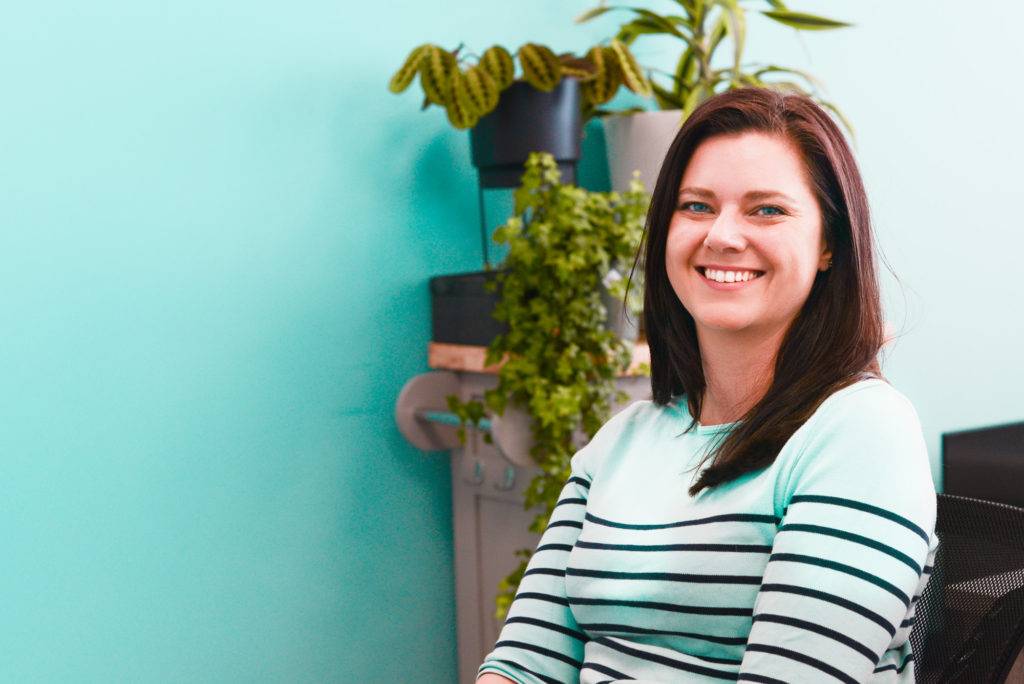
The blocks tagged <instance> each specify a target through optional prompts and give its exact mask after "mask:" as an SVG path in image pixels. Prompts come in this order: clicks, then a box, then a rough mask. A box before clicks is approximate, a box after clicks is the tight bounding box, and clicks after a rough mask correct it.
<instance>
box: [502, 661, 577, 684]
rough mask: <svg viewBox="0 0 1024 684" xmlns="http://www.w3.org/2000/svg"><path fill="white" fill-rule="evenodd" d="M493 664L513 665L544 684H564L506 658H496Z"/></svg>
mask: <svg viewBox="0 0 1024 684" xmlns="http://www.w3.org/2000/svg"><path fill="white" fill-rule="evenodd" d="M491 662H495V663H504V664H506V665H511V666H512V667H514V668H515V669H517V670H519V671H520V672H525V673H527V674H532V675H533V676H534V677H536V678H537V679H539V680H540V681H542V682H544V684H562V682H560V681H558V680H557V679H554V678H553V677H548V676H547V675H543V674H541V673H540V672H535V671H533V670H531V669H530V668H528V667H523V666H522V665H520V664H519V663H517V662H515V661H514V660H507V659H505V658H495V659H494V660H493V661H491ZM485 664H486V663H485ZM499 674H500V671H499Z"/></svg>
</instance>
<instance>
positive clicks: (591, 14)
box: [573, 2, 616, 24]
mask: <svg viewBox="0 0 1024 684" xmlns="http://www.w3.org/2000/svg"><path fill="white" fill-rule="evenodd" d="M612 9H616V8H615V7H608V6H607V5H605V4H604V3H603V2H602V3H601V4H600V5H598V6H597V7H594V8H592V9H588V10H587V11H586V12H584V13H583V14H581V15H579V16H578V17H576V18H575V19H574V20H573V21H574V22H575V23H577V24H582V23H584V22H587V21H590V20H591V19H594V18H595V17H599V16H601V15H602V14H604V13H605V12H607V11H609V10H612Z"/></svg>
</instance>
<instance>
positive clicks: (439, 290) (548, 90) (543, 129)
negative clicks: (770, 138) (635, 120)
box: [388, 40, 651, 346]
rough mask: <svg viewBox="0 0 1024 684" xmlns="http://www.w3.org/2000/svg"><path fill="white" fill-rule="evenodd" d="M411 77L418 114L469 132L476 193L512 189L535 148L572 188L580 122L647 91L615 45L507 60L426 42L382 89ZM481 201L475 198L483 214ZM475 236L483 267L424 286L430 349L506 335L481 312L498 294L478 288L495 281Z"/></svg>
mask: <svg viewBox="0 0 1024 684" xmlns="http://www.w3.org/2000/svg"><path fill="white" fill-rule="evenodd" d="M517 62H518V66H519V69H518V71H519V73H520V75H519V77H518V78H517V75H516V74H517V68H516V64H517ZM417 77H418V79H419V83H420V86H421V88H422V90H423V94H424V99H423V109H426V108H428V107H430V106H431V105H436V106H439V107H442V108H444V109H445V111H446V112H447V115H448V120H449V122H450V123H451V124H452V125H453V126H454V127H455V128H457V129H469V130H470V146H471V150H472V159H473V164H474V165H475V166H476V167H477V168H478V170H479V182H480V188H481V192H482V189H483V188H499V187H515V186H516V185H518V182H519V178H520V176H522V173H523V162H525V161H526V158H527V156H528V155H529V154H530V153H531V152H535V151H546V152H550V153H551V154H552V155H553V157H554V158H555V160H556V163H557V165H558V169H559V171H560V172H561V174H562V177H563V178H564V179H566V180H567V182H574V181H575V173H576V162H577V160H578V158H579V156H580V137H581V131H582V126H583V123H584V122H585V121H586V120H587V119H588V118H589V117H590V116H593V115H594V113H595V112H596V111H597V108H598V107H600V105H602V104H604V103H605V102H607V101H608V100H610V99H611V98H612V97H613V96H614V95H615V93H616V92H617V91H618V90H619V88H620V87H623V86H624V87H627V88H630V89H632V90H633V91H635V92H637V93H638V94H640V95H644V96H649V95H650V94H651V89H650V83H649V82H648V80H647V78H646V77H645V76H644V75H643V72H642V70H641V69H640V67H639V65H638V64H637V62H636V60H635V58H634V57H633V55H632V53H631V52H630V50H629V47H628V46H627V45H626V44H625V43H623V42H622V41H619V40H612V41H611V43H610V44H609V45H605V46H595V47H592V48H590V50H588V51H587V52H586V54H585V55H583V56H576V55H574V54H572V53H563V54H560V55H556V54H555V53H554V51H553V50H551V49H550V48H549V47H547V46H545V45H540V44H537V43H526V44H524V45H522V46H520V47H519V49H518V50H516V52H515V55H514V56H513V54H512V53H510V52H509V51H508V50H507V49H505V48H504V47H502V46H501V45H494V46H492V47H490V48H488V49H487V50H486V51H485V52H484V53H483V54H482V55H479V56H477V55H475V54H472V53H470V52H469V51H467V50H465V49H464V46H462V45H460V46H458V47H457V48H455V49H454V50H446V49H444V48H442V47H440V46H438V45H434V44H430V43H426V44H423V45H420V46H418V47H416V48H414V49H413V50H412V51H411V52H410V53H409V55H408V56H407V57H406V58H405V61H404V63H403V64H402V66H401V67H400V68H399V69H398V71H396V72H395V74H394V75H393V76H392V78H391V81H390V83H389V84H388V87H389V89H390V90H391V91H392V92H394V93H400V92H403V91H404V90H405V89H406V88H408V87H409V86H410V85H411V84H412V82H413V80H415V79H416V78H417ZM482 202H483V199H482V195H481V215H482V214H483V209H482ZM481 232H482V233H486V227H484V226H481ZM482 237H483V239H484V244H485V248H484V266H485V269H486V270H483V271H473V272H469V273H458V274H446V275H440V276H436V277H434V278H432V279H431V281H430V291H431V307H432V322H433V336H432V339H433V340H434V341H435V342H447V343H452V344H471V345H484V346H486V345H487V344H488V343H489V342H490V341H491V340H492V339H494V336H495V335H497V334H500V333H501V332H502V331H504V330H505V329H506V328H505V327H504V326H503V325H502V324H501V323H499V322H496V321H494V320H493V319H491V318H490V316H489V315H487V313H488V312H489V311H491V310H493V308H494V306H495V304H496V294H495V291H494V290H493V289H492V290H490V291H488V290H486V289H485V287H484V284H485V283H487V282H490V281H493V280H494V276H495V274H494V273H493V272H492V271H491V268H490V266H491V265H490V262H489V259H488V257H487V249H486V235H482ZM612 275H614V274H612ZM609 303H610V302H609ZM620 318H621V316H620Z"/></svg>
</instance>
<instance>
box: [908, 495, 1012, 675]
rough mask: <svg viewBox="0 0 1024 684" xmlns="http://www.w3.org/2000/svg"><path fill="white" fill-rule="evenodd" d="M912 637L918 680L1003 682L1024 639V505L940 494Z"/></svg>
mask: <svg viewBox="0 0 1024 684" xmlns="http://www.w3.org/2000/svg"><path fill="white" fill-rule="evenodd" d="M936 533H937V535H938V537H939V547H938V549H937V551H936V553H935V562H934V566H933V569H932V575H931V578H930V579H929V581H928V584H927V586H926V587H925V590H924V593H922V594H921V598H920V599H918V602H917V609H916V612H915V621H914V627H913V629H912V631H911V634H910V643H911V646H912V648H913V652H914V669H915V672H916V681H918V682H924V683H925V684H932V683H933V682H934V683H939V682H942V683H943V684H946V683H949V682H963V683H965V684H967V683H969V684H982V683H988V682H998V683H1000V684H1001V683H1003V682H1006V681H1007V676H1008V674H1009V672H1010V670H1011V668H1012V667H1013V665H1014V663H1015V661H1016V659H1017V655H1018V654H1019V653H1020V651H1021V648H1022V647H1024V508H1017V507H1016V506H1009V505H1006V504H1000V503H994V502H991V501H983V500H981V499H972V498H969V497H965V496H954V495H951V494H939V495H938V517H937V520H936Z"/></svg>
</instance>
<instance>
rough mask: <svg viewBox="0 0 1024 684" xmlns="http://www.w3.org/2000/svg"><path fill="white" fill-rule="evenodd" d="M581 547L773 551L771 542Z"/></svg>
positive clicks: (585, 544) (584, 544) (593, 545)
mask: <svg viewBox="0 0 1024 684" xmlns="http://www.w3.org/2000/svg"><path fill="white" fill-rule="evenodd" d="M576 546H578V547H580V548H581V549H602V550H605V551H722V552H736V553H771V550H772V547H771V545H770V544H605V543H603V542H590V541H577V542H576Z"/></svg>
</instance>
